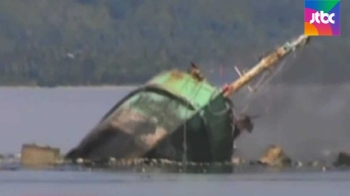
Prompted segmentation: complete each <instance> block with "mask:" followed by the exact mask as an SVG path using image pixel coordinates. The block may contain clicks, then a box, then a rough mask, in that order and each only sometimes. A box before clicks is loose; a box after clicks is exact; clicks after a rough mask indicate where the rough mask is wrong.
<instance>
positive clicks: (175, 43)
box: [0, 0, 350, 86]
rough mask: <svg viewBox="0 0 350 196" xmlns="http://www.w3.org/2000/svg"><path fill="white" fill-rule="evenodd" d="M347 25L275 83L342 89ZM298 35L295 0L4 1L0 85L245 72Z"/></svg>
mask: <svg viewBox="0 0 350 196" xmlns="http://www.w3.org/2000/svg"><path fill="white" fill-rule="evenodd" d="M349 8H350V1H342V5H341V9H342V10H349ZM348 18H349V15H348V14H347V13H346V12H345V11H344V12H342V36H341V37H324V38H316V39H314V40H313V41H314V42H313V44H312V45H311V46H310V47H309V48H308V49H306V51H305V54H303V55H301V56H300V57H299V58H298V59H299V60H297V61H296V64H297V65H296V66H293V68H291V70H289V72H288V74H286V75H285V76H284V77H283V80H284V81H285V82H289V83H295V82H303V83H310V82H318V83H320V82H322V83H325V82H327V83H338V82H349V81H350V76H349V74H350V55H348V54H347V53H348V51H349V49H350V36H349V35H350V34H349V33H348V31H349V24H350V23H349V22H348ZM300 33H303V1H301V0H298V1H296V0H279V1H276V0H261V1H257V0H254V1H253V0H244V1H243V0H162V1H160V0H30V1H28V0H3V1H0V44H1V47H0V82H1V83H0V84H1V85H17V84H18V85H44V86H52V85H88V84H106V83H109V84H127V83H140V82H144V81H146V80H147V79H148V78H149V77H151V76H152V75H153V74H155V73H157V72H159V71H161V70H164V69H169V68H174V67H179V68H184V67H187V66H188V65H189V63H190V61H194V62H197V63H198V64H200V65H201V67H205V68H212V67H214V66H218V65H221V64H224V65H225V66H231V67H232V65H233V64H240V65H242V66H244V65H246V66H251V65H252V64H253V63H254V62H255V61H256V58H255V56H256V55H258V54H260V53H262V52H265V51H266V50H270V49H272V48H273V47H275V46H276V45H277V44H280V43H282V42H284V41H285V40H286V39H290V38H292V37H294V36H297V35H299V34H300ZM252 57H254V58H255V59H254V58H253V59H252ZM205 70H208V69H205ZM232 74H234V73H232ZM214 76H217V75H215V74H214V75H213V76H212V77H214ZM228 77H231V76H228Z"/></svg>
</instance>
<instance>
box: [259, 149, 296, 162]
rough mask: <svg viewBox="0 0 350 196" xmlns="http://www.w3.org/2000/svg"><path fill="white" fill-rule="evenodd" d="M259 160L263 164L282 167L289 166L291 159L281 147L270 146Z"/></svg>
mask: <svg viewBox="0 0 350 196" xmlns="http://www.w3.org/2000/svg"><path fill="white" fill-rule="evenodd" d="M259 162H260V163H261V164H263V165H268V166H274V167H276V166H277V167H284V166H291V164H292V160H291V158H289V157H288V156H287V155H286V154H285V152H284V151H283V149H282V148H281V147H279V146H276V145H272V146H270V147H269V148H268V149H267V150H266V152H265V154H264V155H263V156H262V157H261V158H260V159H259Z"/></svg>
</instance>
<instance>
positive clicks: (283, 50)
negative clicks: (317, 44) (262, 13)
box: [222, 35, 310, 97]
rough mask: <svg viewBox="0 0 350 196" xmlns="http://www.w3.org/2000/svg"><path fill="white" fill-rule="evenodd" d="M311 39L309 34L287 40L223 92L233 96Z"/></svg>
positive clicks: (225, 94) (226, 95)
mask: <svg viewBox="0 0 350 196" xmlns="http://www.w3.org/2000/svg"><path fill="white" fill-rule="evenodd" d="M309 39H310V37H309V36H306V35H300V36H299V37H298V38H297V39H294V40H292V41H291V42H286V43H285V44H283V45H282V46H280V47H279V48H277V49H276V50H274V51H273V52H271V53H270V54H268V55H266V56H265V57H263V58H262V59H261V60H260V62H259V63H258V64H256V65H255V66H254V67H253V68H251V69H250V70H249V71H247V72H246V73H245V74H243V75H242V76H241V77H240V78H239V79H237V80H236V81H234V82H233V83H231V84H229V85H228V87H227V88H225V90H224V91H223V92H222V93H223V94H224V96H225V97H229V96H231V95H232V94H233V93H235V92H237V91H239V90H240V89H241V88H243V87H244V86H245V85H247V84H248V83H249V82H251V81H252V80H253V79H254V78H256V77H257V76H258V75H260V74H262V73H263V72H265V71H267V70H271V69H272V68H273V67H274V66H275V65H276V64H277V63H278V62H279V61H281V60H282V59H283V58H284V57H286V56H287V55H288V54H290V53H291V52H293V51H294V50H295V49H297V48H299V47H302V46H304V45H306V44H307V43H308V42H309Z"/></svg>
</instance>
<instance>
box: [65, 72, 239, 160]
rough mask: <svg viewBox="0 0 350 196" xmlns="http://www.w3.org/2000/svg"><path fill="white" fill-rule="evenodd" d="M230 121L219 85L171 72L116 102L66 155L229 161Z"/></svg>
mask: <svg viewBox="0 0 350 196" xmlns="http://www.w3.org/2000/svg"><path fill="white" fill-rule="evenodd" d="M232 121H233V116H232V111H231V103H230V100H229V99H227V98H225V97H224V96H223V95H222V93H221V90H220V89H217V88H215V87H213V86H211V85H210V84H209V83H208V82H206V81H199V80H197V79H196V78H194V77H193V76H192V75H190V74H188V73H185V72H181V71H178V70H173V71H169V72H164V73H161V74H159V75H157V76H155V77H154V78H153V79H152V80H150V81H149V82H148V83H147V84H146V85H144V86H141V87H140V88H138V89H136V90H134V91H132V92H131V93H129V94H128V95H127V96H126V97H125V98H124V99H123V100H121V101H119V102H118V103H117V104H116V105H115V106H114V107H113V108H112V109H111V110H110V111H109V112H107V114H106V115H105V116H104V117H103V118H102V119H101V120H100V122H99V123H98V124H97V126H96V127H95V128H94V129H93V130H92V131H91V132H90V133H89V134H88V135H87V136H86V137H85V138H84V139H83V140H82V141H81V143H80V144H79V145H78V146H77V147H76V148H74V149H72V150H71V151H70V152H69V153H68V154H67V156H66V157H67V158H73V159H74V158H85V159H92V160H96V159H106V158H110V157H114V158H116V159H118V158H140V157H147V158H166V159H171V160H175V161H182V160H184V158H185V159H186V160H187V161H194V162H223V161H230V160H231V156H232V147H233V127H232V124H233V122H232Z"/></svg>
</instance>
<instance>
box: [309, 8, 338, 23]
mask: <svg viewBox="0 0 350 196" xmlns="http://www.w3.org/2000/svg"><path fill="white" fill-rule="evenodd" d="M333 17H334V13H332V14H328V13H324V12H323V11H321V14H320V13H319V12H316V13H313V14H312V19H311V20H310V23H311V24H313V23H314V22H316V23H317V24H320V23H321V24H328V23H331V24H334V23H335V22H334V20H333ZM325 18H326V19H325ZM320 20H321V22H320Z"/></svg>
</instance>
